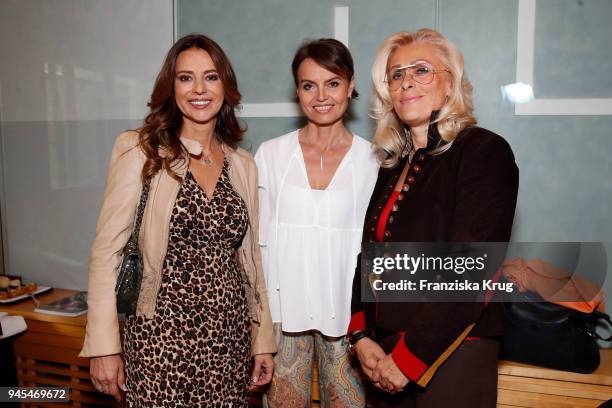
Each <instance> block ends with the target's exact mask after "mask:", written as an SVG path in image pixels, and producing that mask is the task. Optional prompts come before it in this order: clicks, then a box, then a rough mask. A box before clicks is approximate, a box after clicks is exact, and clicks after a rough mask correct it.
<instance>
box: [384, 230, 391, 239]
mask: <svg viewBox="0 0 612 408" xmlns="http://www.w3.org/2000/svg"><path fill="white" fill-rule="evenodd" d="M390 236H391V231H389V230H386V231H385V237H387V238H389V237H390Z"/></svg>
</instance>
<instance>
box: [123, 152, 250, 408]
mask: <svg viewBox="0 0 612 408" xmlns="http://www.w3.org/2000/svg"><path fill="white" fill-rule="evenodd" d="M247 225H248V213H247V208H246V205H245V203H244V201H243V200H242V199H241V198H240V196H239V195H238V193H236V191H235V190H234V189H233V188H232V185H231V184H230V179H229V163H228V161H227V159H226V160H225V161H224V163H223V169H222V171H221V176H220V177H219V180H218V182H217V186H216V189H215V191H214V194H213V197H212V198H211V199H208V198H207V197H206V195H205V193H204V191H203V190H202V188H201V187H200V186H199V185H198V184H197V182H196V181H195V179H194V178H193V175H192V174H191V172H189V171H188V172H187V173H186V175H185V179H184V181H183V183H182V186H181V188H180V190H179V192H178V196H177V198H176V203H175V205H174V209H173V210H172V216H171V219H170V234H169V240H168V249H167V252H166V258H165V261H164V267H163V272H162V283H161V288H160V291H159V294H158V296H157V303H156V307H155V316H154V318H153V319H145V318H144V317H143V316H130V317H129V318H128V321H127V325H126V329H125V337H124V348H125V364H126V370H125V371H126V374H127V383H126V385H127V388H128V391H127V393H126V395H127V398H126V399H127V403H128V406H130V407H162V406H163V407H232V408H234V407H246V406H247V393H248V382H249V369H250V343H251V341H250V340H251V339H250V322H249V317H248V316H249V313H248V306H247V300H246V294H245V291H244V287H243V277H242V274H241V272H240V270H239V268H238V265H237V264H236V262H235V255H234V254H235V249H236V247H237V246H238V245H239V244H240V242H241V240H242V238H243V236H244V234H245V232H246V229H247Z"/></svg>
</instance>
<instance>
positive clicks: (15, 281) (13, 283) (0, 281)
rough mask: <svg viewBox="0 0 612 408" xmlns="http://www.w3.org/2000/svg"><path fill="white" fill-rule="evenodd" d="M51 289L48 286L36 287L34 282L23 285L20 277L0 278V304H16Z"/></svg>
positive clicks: (6, 276) (7, 276)
mask: <svg viewBox="0 0 612 408" xmlns="http://www.w3.org/2000/svg"><path fill="white" fill-rule="evenodd" d="M51 289H52V288H51V287H50V286H38V285H37V284H36V283H34V282H29V283H26V284H23V282H22V279H21V277H20V276H15V275H5V276H0V304H7V303H14V302H18V301H20V300H23V299H27V298H28V297H30V295H38V294H40V293H44V292H48V291H50V290H51Z"/></svg>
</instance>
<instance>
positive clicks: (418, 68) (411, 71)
mask: <svg viewBox="0 0 612 408" xmlns="http://www.w3.org/2000/svg"><path fill="white" fill-rule="evenodd" d="M439 72H450V71H449V70H447V69H438V70H436V69H434V68H433V67H432V66H431V65H430V64H426V63H423V62H420V63H418V64H410V65H404V66H401V67H397V68H393V69H392V70H391V71H389V72H387V74H386V75H385V82H386V83H387V86H388V87H389V90H391V91H396V90H397V89H399V87H400V86H402V84H403V83H404V79H405V78H406V74H408V75H410V78H412V79H413V80H414V81H415V82H418V83H419V84H421V85H427V84H430V83H431V82H432V81H433V80H434V75H435V74H437V73H439Z"/></svg>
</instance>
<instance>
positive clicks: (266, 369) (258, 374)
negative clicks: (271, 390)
mask: <svg viewBox="0 0 612 408" xmlns="http://www.w3.org/2000/svg"><path fill="white" fill-rule="evenodd" d="M273 373H274V357H272V354H257V355H256V356H255V357H253V371H252V372H251V384H250V385H249V389H250V390H252V389H254V388H256V387H260V386H262V385H266V384H268V383H269V382H270V381H272V374H273Z"/></svg>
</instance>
